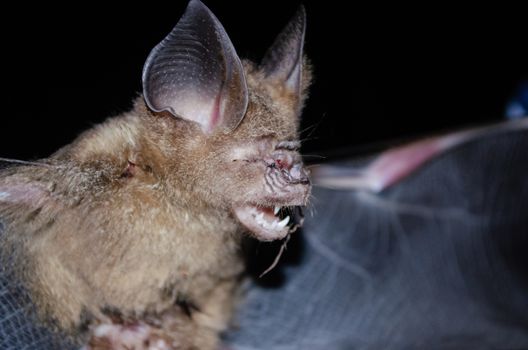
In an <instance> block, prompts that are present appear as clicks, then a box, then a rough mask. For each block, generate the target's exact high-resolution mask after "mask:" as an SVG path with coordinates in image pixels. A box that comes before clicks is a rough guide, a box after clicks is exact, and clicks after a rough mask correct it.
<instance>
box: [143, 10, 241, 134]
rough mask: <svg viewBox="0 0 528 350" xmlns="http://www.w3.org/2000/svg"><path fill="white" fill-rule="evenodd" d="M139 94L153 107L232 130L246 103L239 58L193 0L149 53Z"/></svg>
mask: <svg viewBox="0 0 528 350" xmlns="http://www.w3.org/2000/svg"><path fill="white" fill-rule="evenodd" d="M143 94H144V97H145V101H146V103H147V105H148V107H149V108H150V109H151V110H153V111H155V112H162V111H168V112H170V113H171V114H173V115H174V116H176V117H180V118H183V119H186V120H190V121H194V122H196V123H198V124H200V125H201V127H202V130H204V132H206V133H209V132H212V131H213V130H216V129H217V128H219V127H220V128H222V129H224V130H228V131H230V130H233V129H234V128H236V127H237V125H238V124H239V123H240V121H241V120H242V118H243V117H244V115H245V113H246V109H247V104H248V91H247V86H246V78H245V75H244V70H243V67H242V64H241V62H240V59H239V58H238V55H237V53H236V51H235V48H234V47H233V44H232V43H231V40H229V37H228V36H227V33H226V32H225V30H224V28H223V27H222V25H221V24H220V22H219V21H218V19H217V18H216V17H215V15H213V13H212V12H211V11H210V10H209V9H208V8H207V7H206V6H205V5H204V4H202V2H200V1H199V0H191V1H190V2H189V5H188V6H187V9H186V10H185V13H184V14H183V16H182V17H181V19H180V21H179V22H178V24H176V26H175V27H174V29H173V30H172V31H171V32H170V33H169V35H167V37H166V38H165V39H163V41H161V42H160V43H159V44H158V45H157V46H156V47H155V48H154V49H153V50H152V51H151V53H150V55H149V56H148V58H147V61H146V62H145V66H144V68H143Z"/></svg>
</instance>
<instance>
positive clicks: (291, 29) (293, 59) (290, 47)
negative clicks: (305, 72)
mask: <svg viewBox="0 0 528 350" xmlns="http://www.w3.org/2000/svg"><path fill="white" fill-rule="evenodd" d="M305 30H306V12H305V10H304V7H303V6H302V5H301V6H300V7H299V9H298V10H297V12H296V13H295V15H294V16H293V18H292V19H291V20H290V22H289V23H288V25H287V26H286V27H285V28H284V29H283V31H282V32H281V33H280V34H279V36H278V37H277V39H275V42H274V43H273V45H271V47H270V48H269V49H268V51H267V53H266V55H265V56H264V59H263V60H262V63H261V69H262V70H263V71H264V73H265V75H266V77H267V78H268V79H271V80H273V81H278V82H280V83H283V84H284V86H285V87H286V89H288V90H289V91H291V92H292V93H294V94H300V92H301V88H302V81H301V79H302V64H303V45H304V32H305Z"/></svg>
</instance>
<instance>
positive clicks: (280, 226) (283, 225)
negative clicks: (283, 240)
mask: <svg viewBox="0 0 528 350" xmlns="http://www.w3.org/2000/svg"><path fill="white" fill-rule="evenodd" d="M275 222H276V221H275ZM275 222H274V223H275ZM288 222H290V216H289V215H288V216H286V217H285V218H284V220H282V221H280V222H278V223H277V227H278V228H284V227H286V225H288Z"/></svg>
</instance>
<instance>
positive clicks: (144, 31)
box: [0, 0, 528, 160]
mask: <svg viewBox="0 0 528 350" xmlns="http://www.w3.org/2000/svg"><path fill="white" fill-rule="evenodd" d="M205 3H206V5H208V6H209V7H210V8H211V10H212V11H213V12H214V13H215V14H216V15H217V17H218V18H219V19H220V21H221V22H222V23H223V24H224V26H225V28H226V30H227V32H228V34H229V35H230V37H231V39H232V41H233V43H234V45H235V47H236V48H237V51H238V53H239V55H240V56H241V57H249V58H252V59H255V60H258V59H259V58H260V57H261V56H262V54H263V53H264V51H265V50H266V48H267V47H268V46H269V45H270V44H271V42H272V41H273V39H274V37H275V36H276V35H277V34H278V33H279V31H280V30H281V28H282V27H283V26H284V25H285V23H286V22H287V21H288V19H289V18H290V16H291V15H292V14H293V13H294V11H295V9H296V7H297V5H298V3H299V2H297V1H291V2H286V1H278V0H267V1H261V2H250V1H245V2H241V3H236V2H231V1H230V2H226V1H213V0H209V1H207V0H206V1H205ZM149 4H150V5H149ZM304 4H305V6H306V9H307V13H308V32H307V35H306V39H307V42H306V52H307V54H308V56H309V57H310V59H311V60H312V62H313V65H314V67H315V83H314V85H313V87H312V90H311V98H310V100H309V102H308V106H307V108H306V110H305V113H304V117H303V125H302V127H303V129H307V130H306V132H304V133H303V136H304V137H306V138H307V140H306V141H305V144H304V152H305V153H308V154H311V155H324V154H329V153H332V152H330V150H335V149H340V148H345V149H348V150H352V151H351V152H357V151H362V150H365V149H368V148H369V147H370V146H368V145H372V144H376V143H379V142H384V141H387V140H394V139H401V138H406V137H414V136H417V135H420V134H427V133H432V132H438V131H442V130H449V129H452V128H456V127H463V126H471V125H475V124H479V123H482V122H489V121H496V120H499V119H501V118H502V116H503V112H504V107H505V104H506V102H507V100H508V98H509V96H511V94H512V93H513V91H514V89H515V87H516V86H517V85H518V83H519V82H520V81H521V80H522V79H526V78H528V74H527V73H528V55H527V51H526V46H527V45H526V37H527V34H528V33H527V32H528V30H527V29H526V28H527V26H526V21H524V19H523V18H522V15H523V14H524V13H525V11H524V10H521V8H520V6H519V8H513V7H511V8H506V9H504V8H503V9H498V8H496V5H493V6H491V5H490V7H487V8H486V7H483V5H479V7H474V8H468V9H463V8H461V7H460V6H453V7H442V6H440V5H438V6H437V7H431V8H424V7H423V6H416V5H414V6H409V7H402V6H401V5H397V6H394V5H392V6H389V7H387V6H382V5H381V4H378V3H376V4H373V5H372V6H370V7H366V6H363V5H361V6H359V5H356V4H352V3H349V4H350V5H349V7H350V8H349V9H345V8H344V5H343V4H344V2H337V1H308V0H306V1H304ZM185 5H186V1H173V2H172V4H170V5H167V4H154V3H152V4H151V3H150V2H149V3H147V2H145V3H144V5H143V7H138V6H135V7H122V8H119V9H110V8H108V7H107V6H102V5H101V6H95V5H93V6H91V7H88V6H82V5H78V4H76V5H75V6H74V7H68V6H61V7H57V8H52V7H50V6H49V5H48V6H47V7H45V8H35V7H31V6H30V5H26V4H24V5H22V6H21V7H19V8H12V9H10V10H5V11H3V12H4V17H5V19H4V20H3V21H2V24H1V34H0V38H1V40H2V44H1V45H2V55H1V56H2V61H3V64H2V66H3V69H2V70H3V74H2V83H3V92H2V94H1V96H2V97H1V99H2V105H3V107H2V109H3V110H2V114H1V118H2V124H1V125H2V129H1V130H2V137H1V140H0V156H3V157H11V158H20V159H34V158H38V157H43V156H46V155H49V154H50V153H51V152H53V151H54V150H56V149H58V148H59V147H60V146H62V145H64V144H66V143H68V142H70V141H71V140H72V139H73V138H74V137H75V136H76V135H78V134H79V133H80V132H81V131H82V130H84V129H86V128H88V127H90V126H91V125H93V124H95V123H97V122H100V121H102V120H104V119H105V118H106V117H109V116H112V115H116V114H118V113H120V112H123V111H126V110H127V109H129V108H130V107H131V102H132V99H133V98H134V96H136V95H137V94H138V93H139V92H140V88H141V84H140V83H141V81H140V78H141V69H142V65H143V62H144V60H145V58H146V57H147V55H148V53H149V51H150V49H151V48H152V47H153V46H154V45H155V44H157V43H158V42H159V41H160V40H161V39H162V38H163V37H164V36H165V35H166V34H167V33H168V32H169V31H170V30H171V29H172V27H173V26H174V25H175V24H176V22H177V21H178V18H179V17H180V15H181V14H182V12H183V10H184V8H185ZM7 19H9V20H10V21H11V22H10V21H7ZM312 160H317V158H312Z"/></svg>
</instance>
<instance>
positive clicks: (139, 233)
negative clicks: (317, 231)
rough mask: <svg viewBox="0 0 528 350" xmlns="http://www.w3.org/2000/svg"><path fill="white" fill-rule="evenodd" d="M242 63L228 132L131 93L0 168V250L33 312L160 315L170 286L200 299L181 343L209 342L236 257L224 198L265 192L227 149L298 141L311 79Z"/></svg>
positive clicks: (253, 168) (237, 230)
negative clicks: (111, 113) (38, 151)
mask: <svg viewBox="0 0 528 350" xmlns="http://www.w3.org/2000/svg"><path fill="white" fill-rule="evenodd" d="M244 67H245V70H246V76H247V83H248V90H249V98H250V101H249V106H248V111H247V113H246V116H245V118H244V119H243V121H242V123H241V124H240V125H239V126H238V128H237V129H235V130H234V131H233V132H232V133H229V134H227V133H223V132H221V131H217V132H216V133H214V134H213V135H209V136H206V135H205V134H204V133H203V132H202V131H201V129H200V128H199V126H198V125H197V124H195V123H193V122H189V121H185V120H182V119H178V118H175V117H173V116H170V115H168V114H164V113H161V114H154V113H152V112H151V111H149V110H148V109H147V108H146V106H145V104H144V101H143V99H142V98H138V99H137V101H136V104H135V107H134V109H133V110H132V111H130V112H128V113H126V114H124V115H121V116H118V117H115V118H111V119H109V120H107V121H106V122H104V123H102V124H101V125H98V126H96V127H94V128H93V129H91V130H89V131H87V132H85V133H84V134H82V135H81V136H80V137H79V138H78V139H77V140H75V141H74V142H73V143H72V144H70V145H68V146H66V147H64V148H62V149H61V150H59V151H58V152H57V153H55V154H54V155H52V156H51V157H49V158H47V159H43V160H42V161H41V162H42V163H44V164H46V165H43V166H29V165H28V166H17V167H12V168H9V169H6V170H4V171H3V172H1V173H0V192H2V189H6V188H10V189H11V190H12V189H13V188H19V189H20V191H19V192H17V193H18V194H17V195H16V196H13V197H16V200H12V201H6V202H2V201H0V217H2V219H3V221H4V224H5V234H4V238H3V241H2V242H0V243H1V247H2V248H3V249H4V252H3V254H2V255H3V256H8V257H10V258H14V262H15V264H14V266H15V269H16V271H17V273H18V274H19V277H20V278H21V279H22V280H23V281H24V283H25V284H26V286H27V288H28V290H29V291H30V294H31V296H32V299H33V301H34V302H35V304H36V305H37V306H38V309H39V311H40V314H41V315H42V316H43V318H44V319H47V320H53V321H55V322H56V323H57V324H58V326H59V328H60V329H61V330H65V331H67V332H69V333H71V334H77V332H78V329H79V327H80V326H81V323H82V319H83V317H84V318H86V315H88V319H89V320H90V322H95V323H97V322H106V321H107V320H108V315H107V314H105V313H104V312H103V310H105V308H113V309H117V310H119V311H120V312H121V313H123V314H126V315H129V316H130V317H137V318H141V317H143V315H147V314H151V315H152V314H153V315H156V314H157V315H161V314H163V313H167V312H170V310H172V309H174V307H175V306H174V305H175V302H176V301H177V298H180V297H182V296H183V297H185V298H186V299H188V300H190V301H192V303H193V304H194V305H196V308H197V310H199V311H195V312H194V313H193V315H192V317H191V318H189V319H188V320H187V319H185V322H187V321H188V322H189V323H190V324H192V326H187V327H188V328H189V330H188V331H187V334H185V335H184V336H185V337H186V339H187V340H185V341H184V343H186V344H191V345H188V347H185V348H192V347H193V346H195V347H196V348H199V349H212V348H214V347H215V346H216V342H217V334H218V333H219V332H220V331H222V330H224V329H225V328H226V327H227V324H228V320H229V318H230V315H231V309H232V305H233V303H234V300H233V299H234V295H235V294H236V293H235V292H234V291H235V289H236V286H237V284H238V282H239V280H240V276H241V274H242V272H243V269H244V267H243V263H242V259H241V251H240V242H241V238H242V235H243V233H244V229H243V228H242V227H241V225H240V224H239V223H238V221H237V220H236V219H235V218H234V217H233V214H232V207H233V205H236V204H240V203H247V202H254V201H256V199H258V202H259V203H261V204H266V205H273V204H275V203H271V202H270V203H265V202H263V201H265V200H264V199H262V198H260V197H259V191H261V183H260V182H257V180H256V179H259V178H261V172H262V169H261V166H260V165H259V164H253V163H247V162H244V161H240V160H243V158H244V157H246V156H247V157H250V156H251V155H252V154H256V153H258V152H259V150H258V149H257V148H258V147H262V146H261V145H262V143H257V142H255V140H267V142H268V144H269V145H270V147H273V145H275V144H276V143H277V142H279V141H282V140H296V139H298V124H299V120H298V110H299V106H300V105H302V102H303V100H304V98H305V93H304V91H305V90H306V87H307V86H308V84H309V81H310V73H309V70H308V69H304V77H303V86H304V89H303V94H302V97H301V101H299V100H298V98H297V97H296V96H295V95H293V94H291V93H290V92H288V91H286V90H284V88H282V86H281V84H280V83H279V82H273V81H268V80H267V79H265V78H264V76H263V73H261V72H260V71H259V70H258V69H257V68H256V67H255V66H254V65H253V64H251V63H249V62H245V63H244ZM259 145H260V146H259ZM305 200H306V198H304V199H302V200H301V202H303V201H305ZM295 204H302V203H295ZM179 317H180V316H177V317H176V319H178V318H179ZM182 317H187V316H182ZM176 323H177V322H176ZM85 337H86V335H85ZM85 340H86V339H85Z"/></svg>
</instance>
